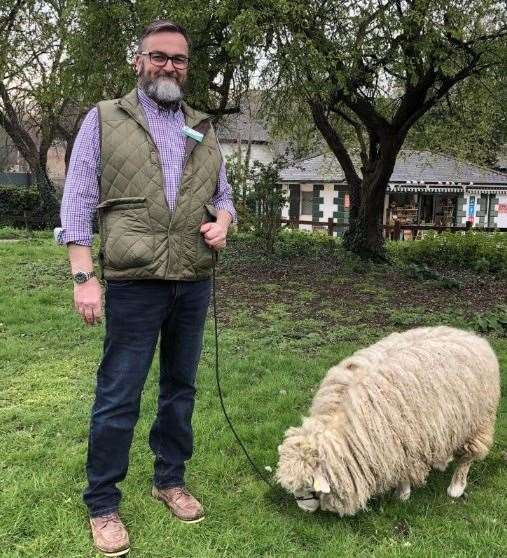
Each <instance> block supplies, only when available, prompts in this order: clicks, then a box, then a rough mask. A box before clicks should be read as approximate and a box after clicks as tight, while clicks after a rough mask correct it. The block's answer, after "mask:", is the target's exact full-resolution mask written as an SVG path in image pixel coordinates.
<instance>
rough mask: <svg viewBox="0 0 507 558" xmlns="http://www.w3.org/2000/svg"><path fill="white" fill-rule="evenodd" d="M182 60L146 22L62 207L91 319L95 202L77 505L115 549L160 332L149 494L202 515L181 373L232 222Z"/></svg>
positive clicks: (74, 169) (185, 51) (74, 160)
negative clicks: (90, 342)
mask: <svg viewBox="0 0 507 558" xmlns="http://www.w3.org/2000/svg"><path fill="white" fill-rule="evenodd" d="M188 64H189V38H188V35H187V32H186V30H185V29H184V28H183V27H181V26H180V25H177V24H175V23H172V22H169V21H155V22H153V23H151V24H150V25H148V27H147V28H146V29H145V30H144V32H143V34H142V36H141V40H140V43H139V48H138V52H137V54H136V55H135V59H134V67H135V70H136V72H137V75H138V86H137V88H136V89H135V90H134V91H132V92H130V93H129V94H128V95H126V96H125V97H123V98H122V99H115V100H113V101H102V102H101V103H99V104H98V105H97V107H95V108H94V109H92V110H91V111H90V112H89V113H88V115H87V116H86V118H85V120H84V121H83V124H82V126H81V129H80V131H79V134H78V136H77V138H76V141H75V145H74V148H73V152H72V157H71V161H70V165H69V171H68V174H67V179H66V183H65V191H64V197H63V201H62V211H61V215H62V231H61V232H60V234H59V240H60V242H61V243H65V244H67V246H68V253H69V259H70V264H71V269H72V274H73V276H74V281H75V285H74V303H75V308H76V310H77V311H78V312H79V313H80V314H81V316H82V317H83V320H84V321H85V322H86V323H87V324H89V325H93V324H95V323H97V322H100V320H101V317H102V309H101V300H102V288H101V285H100V283H99V281H98V280H97V278H96V277H95V276H94V273H93V262H92V257H91V249H90V246H91V240H92V235H91V223H92V217H93V213H94V210H95V209H97V210H98V216H99V229H100V237H101V249H100V261H101V267H102V269H103V276H104V279H105V280H106V283H107V288H106V292H105V317H106V336H105V340H104V352H103V357H102V361H101V364H100V366H99V369H98V373H97V388H96V394H95V403H94V406H93V410H92V417H91V425H90V434H89V442H88V458H87V466H86V469H87V475H88V487H87V488H86V490H85V493H84V500H85V503H86V505H87V506H88V510H89V515H90V525H91V530H92V534H93V539H94V543H95V546H96V547H97V549H99V550H100V551H102V552H103V553H105V554H107V555H109V556H120V555H122V554H126V553H127V552H128V550H129V538H128V534H127V531H126V529H125V526H124V525H123V523H122V522H121V520H120V518H119V516H118V507H119V503H120V498H121V493H120V491H119V490H118V488H117V487H116V483H117V482H119V481H121V480H122V479H124V478H125V475H126V473H127V467H128V454H129V449H130V445H131V441H132V436H133V430H134V425H135V423H136V421H137V418H138V415H139V401H140V396H141V391H142V389H143V385H144V382H145V379H146V375H147V373H148V370H149V368H150V365H151V362H152V359H153V354H154V351H155V348H156V345H157V341H158V337H159V334H160V394H159V400H158V412H157V416H156V418H155V422H154V423H153V427H152V429H151V432H150V447H151V449H152V450H153V452H154V454H155V472H154V481H153V489H152V494H153V496H154V497H155V498H157V499H159V500H161V501H163V502H165V504H166V505H167V506H168V507H169V509H170V510H171V511H172V513H173V514H174V515H175V516H176V517H178V518H179V519H181V520H182V521H187V522H196V521H200V520H201V519H203V518H204V512H203V508H202V506H201V504H200V503H199V502H198V500H197V499H196V498H194V497H193V496H192V495H191V494H190V493H189V492H188V490H187V489H186V488H185V483H184V471H185V461H186V460H188V459H189V458H190V456H191V455H192V445H193V443H192V426H191V418H192V412H193V406H194V395H195V387H194V383H195V374H196V370H197V365H198V361H199V358H200V352H201V344H202V337H203V328H204V321H205V317H206V313H207V308H208V304H209V295H210V272H211V268H212V263H213V257H214V255H213V253H214V251H215V250H219V249H221V248H223V247H224V246H225V243H226V236H227V229H228V227H229V224H230V223H231V221H232V220H233V219H234V218H235V211H234V207H233V205H232V201H231V188H230V186H229V184H228V182H227V178H226V175H225V167H224V162H223V158H222V155H221V153H220V149H219V146H218V143H217V140H216V137H215V134H214V131H213V128H212V127H211V126H210V121H209V117H208V116H207V115H205V114H203V113H199V112H197V111H195V110H193V109H191V108H190V107H189V106H188V105H186V103H184V102H183V101H182V98H183V91H184V87H185V83H186V79H187V71H188Z"/></svg>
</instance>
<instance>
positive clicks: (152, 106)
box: [137, 87, 181, 116]
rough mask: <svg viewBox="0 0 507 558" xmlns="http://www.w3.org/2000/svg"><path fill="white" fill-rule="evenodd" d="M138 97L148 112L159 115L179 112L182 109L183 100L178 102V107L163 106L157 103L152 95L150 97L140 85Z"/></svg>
mask: <svg viewBox="0 0 507 558" xmlns="http://www.w3.org/2000/svg"><path fill="white" fill-rule="evenodd" d="M137 97H138V99H139V102H140V103H141V105H142V106H143V108H144V110H145V111H146V112H150V113H152V114H155V115H157V116H161V115H165V116H169V115H170V114H172V113H174V114H177V113H178V112H179V111H180V110H181V102H180V103H178V105H177V107H176V108H174V109H171V108H166V107H163V106H161V105H159V104H158V103H156V102H155V101H154V100H153V99H152V98H151V97H148V95H147V94H146V92H145V91H144V90H143V89H141V88H140V87H138V88H137Z"/></svg>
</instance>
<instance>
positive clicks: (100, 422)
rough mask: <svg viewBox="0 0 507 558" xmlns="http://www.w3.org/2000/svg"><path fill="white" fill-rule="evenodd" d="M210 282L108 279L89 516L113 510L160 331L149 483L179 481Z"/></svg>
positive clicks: (188, 447) (188, 449)
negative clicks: (157, 384)
mask: <svg viewBox="0 0 507 558" xmlns="http://www.w3.org/2000/svg"><path fill="white" fill-rule="evenodd" d="M210 290H211V281H210V280H208V279H206V280H203V281H188V282H186V281H158V280H137V281H109V282H108V284H107V289H106V297H105V298H106V300H105V318H106V337H105V340H104V353H103V357H102V361H101V364H100V366H99V369H98V372H97V388H96V393H95V403H94V405H93V409H92V415H91V424H90V432H89V438H88V459H87V464H86V471H87V475H88V487H87V488H86V490H85V492H84V501H85V503H86V505H87V506H88V510H89V513H90V516H92V517H96V516H99V515H103V514H105V513H108V512H111V511H116V510H117V509H118V505H119V503H120V499H121V492H120V490H119V489H118V487H117V486H116V483H118V482H119V481H121V480H123V479H124V478H125V476H126V474H127V469H128V459H129V450H130V445H131V443H132V437H133V433H134V426H135V424H136V422H137V419H138V417H139V405H140V399H141V392H142V390H143V386H144V383H145V380H146V376H147V374H148V370H149V368H150V366H151V363H152V360H153V355H154V352H155V349H156V346H157V341H158V338H159V334H160V382H159V387H160V392H159V398H158V411H157V416H156V417H155V421H154V423H153V426H152V428H151V431H150V440H149V442H150V447H151V449H152V451H153V453H154V455H155V472H154V484H155V486H157V487H159V488H166V487H171V486H182V485H183V484H184V478H183V477H184V472H185V461H186V460H188V459H189V458H190V457H191V455H192V448H193V435H192V424H191V421H192V412H193V408H194V397H195V376H196V371H197V365H198V362H199V358H200V354H201V348H202V337H203V330H204V322H205V319H206V314H207V310H208V304H209V296H210Z"/></svg>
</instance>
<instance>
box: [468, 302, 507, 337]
mask: <svg viewBox="0 0 507 558" xmlns="http://www.w3.org/2000/svg"><path fill="white" fill-rule="evenodd" d="M474 325H475V328H476V329H478V330H479V331H480V332H481V333H497V334H499V335H502V336H504V337H507V306H505V305H503V306H497V307H496V308H494V309H493V310H490V311H489V312H487V313H486V314H482V315H481V316H477V318H476V319H475V324H474Z"/></svg>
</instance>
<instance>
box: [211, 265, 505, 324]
mask: <svg viewBox="0 0 507 558" xmlns="http://www.w3.org/2000/svg"><path fill="white" fill-rule="evenodd" d="M439 271H440V273H441V274H442V275H443V277H445V278H447V279H455V280H457V281H459V283H460V285H461V286H460V288H445V287H443V286H442V285H441V282H440V281H436V280H418V279H415V278H413V277H410V276H409V275H408V274H407V273H406V272H404V271H403V270H400V269H399V268H397V267H395V266H389V265H381V266H375V265H373V264H372V265H371V266H365V267H364V268H361V267H359V269H356V270H354V269H350V266H347V265H344V262H340V261H336V260H333V259H319V260H315V259H313V260H312V259H309V258H297V259H293V260H275V259H271V258H269V259H264V260H263V259H258V260H255V261H249V260H247V261H244V260H243V259H242V258H237V259H234V258H231V257H229V258H227V260H226V261H223V262H222V263H221V264H219V265H218V268H217V296H218V297H219V300H220V307H221V309H222V311H221V314H222V317H223V318H225V319H227V316H228V314H230V313H231V312H234V311H235V309H236V308H246V309H249V310H250V311H252V312H260V311H262V310H263V309H265V308H266V307H267V306H269V305H270V304H274V303H278V304H283V305H284V307H285V308H286V309H288V311H289V312H290V313H291V314H292V315H293V317H294V319H300V318H301V317H302V316H313V317H317V316H318V317H319V319H321V318H322V317H323V316H325V317H326V319H327V320H328V321H329V324H330V325H332V324H334V323H335V322H336V321H337V319H336V318H333V316H330V315H329V312H326V310H329V309H330V308H331V309H333V308H335V309H337V310H339V311H340V312H337V314H340V313H342V314H348V315H351V316H353V315H356V316H357V317H358V319H360V321H361V322H363V323H364V322H370V323H378V324H379V325H380V324H381V323H385V322H386V320H389V317H390V316H391V315H392V313H393V312H396V311H398V310H402V311H409V310H410V309H416V310H417V311H418V312H423V313H424V312H426V313H433V312H439V313H441V312H450V313H453V314H461V315H462V316H463V317H464V318H465V319H468V318H470V319H472V318H473V317H475V316H477V315H478V314H483V313H486V312H488V311H490V310H491V309H493V308H495V307H497V306H499V305H501V304H506V303H507V279H506V278H500V277H496V276H494V275H491V274H477V273H473V272H470V271H456V270H445V269H441V270H439Z"/></svg>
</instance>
